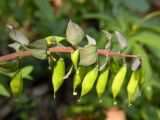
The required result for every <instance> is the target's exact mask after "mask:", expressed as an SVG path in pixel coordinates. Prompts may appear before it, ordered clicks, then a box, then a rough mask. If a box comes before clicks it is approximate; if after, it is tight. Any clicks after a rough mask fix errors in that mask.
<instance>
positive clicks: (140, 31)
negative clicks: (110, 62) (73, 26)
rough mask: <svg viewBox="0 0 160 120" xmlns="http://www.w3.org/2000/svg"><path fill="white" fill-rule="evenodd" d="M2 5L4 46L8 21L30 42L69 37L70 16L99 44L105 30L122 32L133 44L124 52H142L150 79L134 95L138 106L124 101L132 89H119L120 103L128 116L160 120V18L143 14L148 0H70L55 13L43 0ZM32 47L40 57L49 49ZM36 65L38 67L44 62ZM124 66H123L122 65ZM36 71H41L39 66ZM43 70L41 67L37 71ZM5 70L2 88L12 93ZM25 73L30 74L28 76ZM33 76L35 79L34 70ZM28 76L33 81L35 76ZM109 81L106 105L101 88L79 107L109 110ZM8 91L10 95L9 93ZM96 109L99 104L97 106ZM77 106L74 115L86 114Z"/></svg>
mask: <svg viewBox="0 0 160 120" xmlns="http://www.w3.org/2000/svg"><path fill="white" fill-rule="evenodd" d="M20 1H21V2H20ZM0 5H1V8H2V9H1V11H0V16H1V18H2V20H1V21H2V22H1V23H0V24H1V27H0V39H1V40H3V41H0V44H1V45H3V46H5V45H6V44H7V43H6V40H7V41H8V38H7V37H6V30H5V29H4V28H5V26H4V25H6V24H13V25H14V26H15V27H16V28H20V27H21V28H23V29H21V31H22V32H23V33H24V34H25V35H26V36H27V37H28V38H29V41H30V43H31V41H33V40H36V39H39V38H45V37H46V36H51V35H56V36H57V35H58V36H64V33H65V28H66V24H67V22H68V16H69V17H70V18H71V19H72V20H74V21H76V22H77V23H79V24H80V26H82V27H83V29H84V30H85V33H87V34H89V35H90V36H92V37H93V38H95V39H96V41H97V45H96V46H97V48H104V47H105V45H106V43H107V40H105V39H106V36H104V35H103V34H102V33H101V32H99V31H100V30H106V31H109V32H110V33H113V32H114V31H119V32H121V33H122V34H123V35H124V36H125V37H126V38H127V43H128V47H127V49H125V50H124V53H126V54H130V53H132V54H138V55H142V56H143V57H142V63H143V67H144V70H145V81H146V82H145V84H144V86H143V88H142V92H141V96H139V95H138V91H137V95H135V96H134V98H133V101H134V102H133V103H134V104H133V106H132V107H129V108H128V107H127V106H126V104H127V100H125V98H127V93H126V92H125V91H126V90H125V89H124V90H122V91H121V92H120V95H119V97H118V101H119V102H118V103H119V104H118V105H119V106H120V107H122V108H123V109H124V110H125V111H126V113H127V116H128V117H129V119H145V120H149V119H159V117H160V115H159V111H160V110H159V102H158V101H159V97H158V94H159V92H157V91H159V89H160V82H159V80H160V79H159V78H160V75H159V71H160V64H159V59H160V56H159V49H160V48H159V43H160V41H159V37H160V29H159V25H160V22H159V17H155V18H152V17H149V16H154V15H153V14H152V13H149V14H148V15H146V16H144V17H142V16H141V17H139V14H145V13H147V12H149V11H150V7H151V6H150V4H149V2H148V1H147V0H134V1H133V0H119V1H114V0H113V1H109V0H108V1H106V0H101V2H100V1H99V0H92V1H91V0H88V1H87V0H82V1H81V0H69V1H68V2H66V3H65V6H63V7H60V8H58V9H57V10H56V12H54V14H52V6H51V5H50V4H49V2H48V1H44V0H41V1H40V0H34V1H32V0H27V1H24V0H19V1H18V2H16V0H13V1H10V2H8V1H7V0H1V2H0ZM4 6H5V7H4ZM55 8H56V7H55ZM26 24H29V25H26ZM112 35H113V34H112ZM115 40H116V37H115V35H113V39H112V43H113V44H114V46H112V47H113V49H112V50H113V51H115V52H117V51H120V48H119V46H118V45H117V42H116V41H115ZM43 41H44V40H43ZM81 44H82V45H84V44H86V42H82V43H81ZM44 45H45V44H44ZM1 49H2V47H1ZM28 49H31V51H32V52H33V53H35V54H36V55H35V56H37V58H39V57H41V53H45V52H46V49H43V50H41V51H40V52H41V53H40V54H38V55H37V51H35V49H33V47H32V46H30V47H29V48H28ZM40 49H41V48H40ZM5 50H6V48H5ZM7 50H8V49H7ZM36 50H37V49H36ZM38 51H39V50H38ZM44 58H46V56H42V59H44ZM99 61H100V64H103V62H104V59H100V60H99ZM101 61H102V63H101ZM117 61H119V59H118V58H114V62H115V64H119V63H120V62H117ZM34 64H38V65H39V63H34ZM69 64H70V63H69ZM31 65H32V64H31ZM42 65H43V64H42ZM43 66H44V65H43ZM119 66H121V64H120V65H119ZM17 67H18V66H17ZM36 67H38V66H36ZM40 67H41V66H40ZM34 68H35V67H34ZM42 68H43V67H42ZM27 69H28V68H27ZM28 71H29V70H28ZM34 71H37V70H36V68H35V70H34ZM129 71H130V70H129ZM39 72H40V70H39V71H37V73H39ZM44 73H45V72H44ZM46 73H47V72H46ZM2 74H3V75H1V76H2V77H1V79H0V82H2V85H4V86H5V87H2V89H3V90H5V89H6V90H7V91H8V87H7V82H8V80H7V79H8V78H6V77H4V74H5V73H4V72H3V73H2ZM9 75H10V74H7V76H9ZM5 76H6V74H5ZM26 76H30V75H29V74H28V75H26ZM113 76H114V75H112V76H110V78H112V79H113ZM129 76H130V74H129V75H128V76H127V77H126V78H127V79H126V83H125V84H124V86H123V88H126V86H127V82H128V81H127V80H128V79H129ZM33 77H34V79H35V74H34V75H33ZM26 78H27V79H28V78H30V77H26ZM2 79H4V80H2ZM5 80H6V81H5ZM68 81H70V80H68ZM68 81H67V82H68ZM108 82H109V83H108V84H107V89H106V92H105V95H104V96H103V102H102V103H101V104H99V103H98V102H97V101H98V97H96V95H95V93H96V92H94V90H93V91H92V92H91V93H90V94H89V95H87V96H85V97H84V98H83V99H81V102H80V103H77V104H78V107H77V109H79V106H81V107H80V109H83V106H84V109H86V107H85V105H89V106H91V110H90V109H89V108H90V107H88V109H89V110H88V113H89V112H95V111H96V109H97V110H103V109H107V108H110V107H111V106H112V104H113V102H112V96H111V95H110V89H109V88H108V86H111V83H112V82H111V81H108ZM6 90H5V91H6ZM3 93H6V92H3ZM5 95H6V96H8V93H6V94H5ZM71 103H72V102H71ZM84 104H85V105H84ZM92 105H94V106H92ZM92 107H94V109H93V108H92ZM72 109H73V110H72ZM75 109H76V106H75V107H73V106H71V107H70V108H69V111H70V112H72V113H71V114H74V113H75V114H82V113H83V110H80V112H76V110H75ZM85 112H86V111H85ZM135 114H136V116H135Z"/></svg>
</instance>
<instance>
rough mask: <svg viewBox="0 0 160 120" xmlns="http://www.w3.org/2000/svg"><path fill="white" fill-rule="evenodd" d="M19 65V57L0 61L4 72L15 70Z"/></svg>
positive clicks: (0, 66)
mask: <svg viewBox="0 0 160 120" xmlns="http://www.w3.org/2000/svg"><path fill="white" fill-rule="evenodd" d="M18 66H19V61H18V60H17V59H14V60H11V61H6V62H0V70H1V71H3V72H13V71H15V70H17V68H18Z"/></svg>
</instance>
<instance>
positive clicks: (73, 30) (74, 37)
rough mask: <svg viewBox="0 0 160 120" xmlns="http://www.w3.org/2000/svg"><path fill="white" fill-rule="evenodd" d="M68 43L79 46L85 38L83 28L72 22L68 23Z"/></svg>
mask: <svg viewBox="0 0 160 120" xmlns="http://www.w3.org/2000/svg"><path fill="white" fill-rule="evenodd" d="M66 36H67V41H69V42H70V43H71V44H72V45H73V46H76V45H78V44H79V43H80V42H81V41H82V40H83V38H84V31H83V30H82V28H81V27H80V26H79V25H77V24H76V23H74V22H72V21H71V20H70V21H69V23H68V26H67V30H66Z"/></svg>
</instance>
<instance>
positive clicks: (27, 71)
mask: <svg viewBox="0 0 160 120" xmlns="http://www.w3.org/2000/svg"><path fill="white" fill-rule="evenodd" d="M21 71H22V78H26V79H29V80H32V79H33V78H32V77H31V76H30V74H31V72H32V71H33V66H26V67H23V68H22V69H21Z"/></svg>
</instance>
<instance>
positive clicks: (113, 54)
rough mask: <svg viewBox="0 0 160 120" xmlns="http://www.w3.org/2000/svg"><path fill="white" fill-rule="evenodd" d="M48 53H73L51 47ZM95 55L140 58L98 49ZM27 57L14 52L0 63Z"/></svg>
mask: <svg viewBox="0 0 160 120" xmlns="http://www.w3.org/2000/svg"><path fill="white" fill-rule="evenodd" d="M48 51H49V52H55V53H56V52H63V53H71V52H73V51H74V49H73V48H72V47H52V48H49V50H48ZM97 54H99V55H105V56H107V55H108V56H117V57H126V58H136V57H140V56H139V55H127V54H121V53H116V52H112V51H107V50H102V49H98V50H97ZM27 56H32V53H31V52H29V51H23V52H14V53H11V54H8V55H4V56H0V62H2V61H9V60H12V59H14V58H16V57H27Z"/></svg>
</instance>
